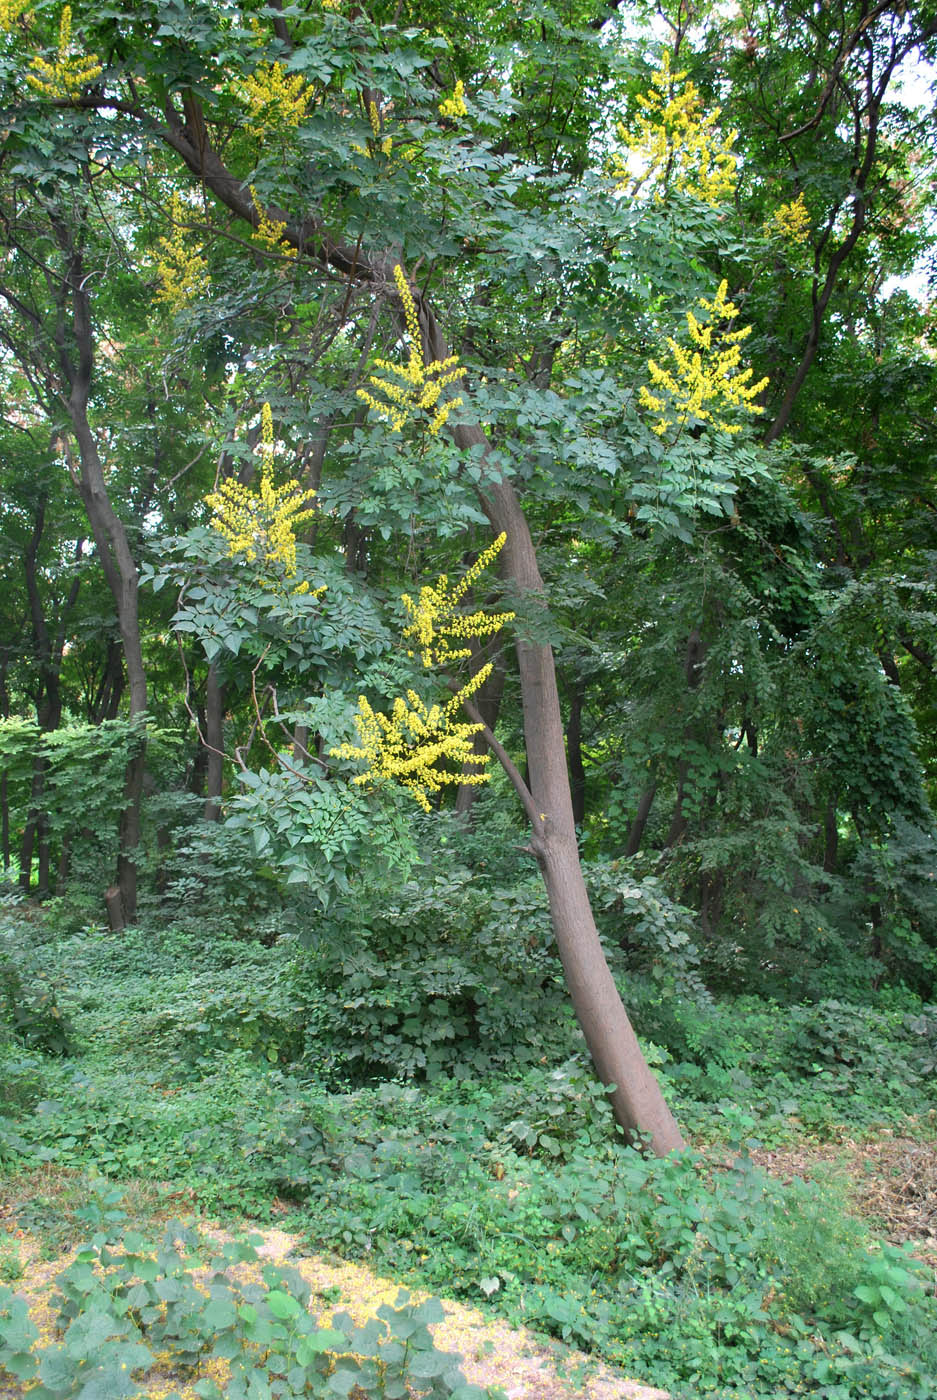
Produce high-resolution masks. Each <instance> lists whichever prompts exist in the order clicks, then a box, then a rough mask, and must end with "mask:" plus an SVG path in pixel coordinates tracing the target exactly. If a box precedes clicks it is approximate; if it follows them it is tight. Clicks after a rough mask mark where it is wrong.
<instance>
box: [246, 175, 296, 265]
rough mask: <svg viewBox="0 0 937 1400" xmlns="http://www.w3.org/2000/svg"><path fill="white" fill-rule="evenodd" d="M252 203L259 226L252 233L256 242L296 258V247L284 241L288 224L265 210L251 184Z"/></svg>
mask: <svg viewBox="0 0 937 1400" xmlns="http://www.w3.org/2000/svg"><path fill="white" fill-rule="evenodd" d="M250 192H251V203H252V204H253V206H254V209H255V210H256V211H257V227H256V228H255V229H254V231H253V233H252V234H251V238H252V239H253V240H254V242H255V243H260V244H261V245H262V246H263V247H264V248H266V249H267V250H268V251H269V252H271V253H280V254H281V255H282V256H283V257H286V258H295V256H296V249H295V248H294V247H293V246H292V244H290V243H284V242H283V235H284V233H285V232H286V224H285V223H280V222H279V221H278V220H276V219H271V218H269V217H268V216H267V214H266V212H265V211H264V208H263V206H262V205H261V203H260V200H259V199H258V198H257V191H256V190H255V188H254V186H253V185H251V186H250Z"/></svg>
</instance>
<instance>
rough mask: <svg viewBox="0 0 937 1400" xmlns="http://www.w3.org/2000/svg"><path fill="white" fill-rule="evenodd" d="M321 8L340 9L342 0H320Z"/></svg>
mask: <svg viewBox="0 0 937 1400" xmlns="http://www.w3.org/2000/svg"><path fill="white" fill-rule="evenodd" d="M322 8H323V10H340V9H341V8H342V0H322Z"/></svg>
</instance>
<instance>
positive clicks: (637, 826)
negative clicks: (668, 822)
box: [625, 783, 657, 856]
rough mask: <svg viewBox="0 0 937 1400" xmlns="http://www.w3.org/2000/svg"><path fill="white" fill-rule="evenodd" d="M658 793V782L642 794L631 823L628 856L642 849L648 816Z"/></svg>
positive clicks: (626, 844)
mask: <svg viewBox="0 0 937 1400" xmlns="http://www.w3.org/2000/svg"><path fill="white" fill-rule="evenodd" d="M656 794H657V784H656V783H652V784H651V786H650V787H646V788H645V789H644V791H643V792H642V794H641V798H640V801H639V802H638V810H637V812H636V813H635V816H634V821H633V822H632V823H631V828H630V830H629V832H628V840H627V842H626V843H625V855H626V856H634V855H637V853H638V851H640V849H641V843H642V841H643V840H644V830H645V827H646V826H647V820H648V817H649V816H650V815H651V808H652V807H653V805H654V798H655V796H656Z"/></svg>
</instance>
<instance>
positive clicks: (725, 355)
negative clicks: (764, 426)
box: [638, 281, 768, 436]
mask: <svg viewBox="0 0 937 1400" xmlns="http://www.w3.org/2000/svg"><path fill="white" fill-rule="evenodd" d="M727 288H728V284H727V283H726V282H725V281H723V282H720V284H719V290H718V291H717V292H716V295H715V298H714V299H713V300H712V301H706V300H705V298H701V299H700V303H699V304H700V306H701V307H702V308H703V310H704V311H706V312H707V313H708V321H705V322H703V321H699V320H698V319H697V317H696V316H695V315H694V314H693V312H692V311H688V312H687V318H686V319H687V329H688V331H689V335H690V341H691V343H692V346H693V347H694V348H693V349H689V350H688V349H686V348H685V347H684V346H682V345H679V344H678V343H677V341H675V340H674V339H673V338H672V337H671V336H668V337H667V346H668V348H669V350H670V353H671V356H672V359H673V368H669V369H668V368H665V367H664V366H662V365H659V364H658V363H657V362H656V360H648V362H647V367H648V369H649V370H650V374H651V380H652V383H653V385H654V389H655V390H657V391H658V392H652V391H651V390H650V389H648V388H647V386H646V385H644V384H642V385H641V388H640V389H639V390H638V400H639V402H640V403H641V404H642V406H643V407H644V408H648V409H650V410H651V412H652V413H658V414H660V418H659V420H658V422H657V423H655V424H654V432H655V433H658V434H660V436H663V435H664V433H666V431H667V429H668V428H669V427H670V426H671V424H672V423H674V422H676V423H678V424H680V425H681V426H682V425H683V424H685V423H687V422H688V421H689V420H690V419H696V420H697V421H698V422H703V423H706V422H709V423H712V424H713V426H714V427H717V428H721V429H722V430H723V431H724V432H727V433H737V432H739V431H740V425H739V424H737V423H730V422H728V421H726V419H725V418H724V417H723V414H724V413H725V411H726V410H727V409H732V408H741V409H744V410H745V411H746V412H748V413H762V412H763V409H762V408H761V407H760V405H758V404H756V403H754V402H753V400H754V399H756V398H757V397H758V395H759V394H760V393H761V391H762V390H763V389H764V388H766V387H767V384H768V379H767V377H766V378H764V379H759V381H758V383H757V384H752V382H751V378H752V375H753V373H754V371H753V370H752V369H751V368H750V367H749V368H748V369H740V368H739V366H740V364H741V358H742V352H741V349H740V345H741V342H742V341H743V340H745V339H747V337H748V336H749V335H751V330H752V328H751V326H743V327H742V329H741V330H738V331H732V330H721V329H719V327H720V326H723V325H726V324H731V322H732V321H733V320H734V318H735V317H736V316H737V315H738V307H736V306H733V304H732V302H731V301H728V300H727V297H726V293H727ZM668 414H672V415H673V416H672V417H668Z"/></svg>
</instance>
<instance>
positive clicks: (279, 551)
mask: <svg viewBox="0 0 937 1400" xmlns="http://www.w3.org/2000/svg"><path fill="white" fill-rule="evenodd" d="M275 456H276V451H275V447H274V441H273V415H272V413H271V411H270V405H269V404H268V403H265V404H264V406H263V409H262V411H261V433H260V458H261V467H260V479H259V484H258V488H257V490H253V489H252V488H251V487H250V486H245V485H244V484H243V483H242V482H240V481H237V480H236V479H235V478H233V477H228V478H227V479H226V480H224V481H222V483H221V485H220V486H219V488H218V490H217V491H212V492H211V494H210V495H208V496H206V497H205V501H206V504H207V505H209V506H210V507H211V510H212V512H213V514H212V518H211V527H212V529H213V530H217V531H218V533H219V534H220V535H222V536H223V537H224V539H225V540H226V541H227V544H228V552H229V554H231V555H232V556H234V557H236V556H237V555H239V554H240V555H243V556H244V558H245V559H246V560H247V562H248V563H251V564H252V563H254V561H255V560H258V559H259V560H261V561H262V562H263V564H264V565H268V566H269V565H272V566H275V567H276V568H277V570H278V572H279V573H280V575H281V576H282V577H283V578H287V579H292V578H295V576H296V527H297V526H298V525H301V524H302V523H303V522H304V521H306V520H309V519H311V518H312V516H313V515H314V514H315V511H314V510H313V509H312V508H311V505H310V503H311V502H312V500H313V499H314V498H315V494H316V493H315V491H312V490H304V489H303V488H302V486H300V484H299V482H298V481H296V480H291V481H287V482H284V484H283V485H282V486H275V485H274V484H273V464H274V458H275ZM267 582H268V583H269V585H270V586H271V587H276V586H277V585H276V583H275V582H271V581H269V580H268V581H267ZM292 591H293V592H294V593H306V592H308V591H309V585H308V584H307V583H300V584H299V585H298V586H297V587H296V588H294V589H293V590H292Z"/></svg>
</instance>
